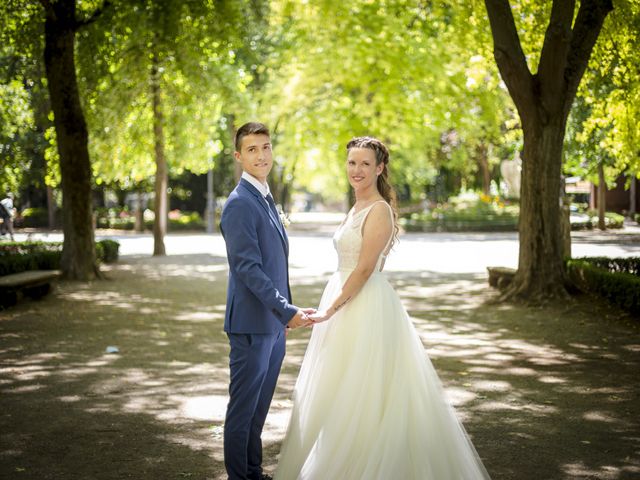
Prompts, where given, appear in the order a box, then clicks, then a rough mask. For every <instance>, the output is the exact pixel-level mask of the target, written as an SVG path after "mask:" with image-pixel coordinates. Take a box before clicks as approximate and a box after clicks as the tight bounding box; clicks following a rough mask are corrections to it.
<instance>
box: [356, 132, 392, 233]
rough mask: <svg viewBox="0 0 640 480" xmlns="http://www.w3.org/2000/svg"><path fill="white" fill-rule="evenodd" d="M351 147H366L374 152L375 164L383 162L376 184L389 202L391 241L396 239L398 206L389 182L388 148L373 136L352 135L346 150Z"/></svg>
mask: <svg viewBox="0 0 640 480" xmlns="http://www.w3.org/2000/svg"><path fill="white" fill-rule="evenodd" d="M352 148H368V149H369V150H373V152H374V153H375V154H376V166H377V165H380V164H381V163H382V164H384V167H383V168H382V173H381V174H380V175H378V181H377V182H376V186H377V187H378V192H380V195H382V198H384V199H385V201H386V202H387V203H388V204H389V206H390V207H391V211H392V212H393V229H394V233H393V243H395V242H396V240H397V239H398V232H399V228H398V208H397V204H396V192H395V190H394V189H393V187H392V186H391V183H389V168H388V165H389V150H388V149H387V147H386V145H385V144H384V143H382V142H381V141H380V140H378V139H377V138H374V137H354V138H352V139H351V140H349V143H347V152H348V151H349V150H351V149H352Z"/></svg>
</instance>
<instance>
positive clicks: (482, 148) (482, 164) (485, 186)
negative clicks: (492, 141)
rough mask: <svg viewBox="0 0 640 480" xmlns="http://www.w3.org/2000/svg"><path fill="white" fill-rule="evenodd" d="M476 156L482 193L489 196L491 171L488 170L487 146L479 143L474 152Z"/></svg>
mask: <svg viewBox="0 0 640 480" xmlns="http://www.w3.org/2000/svg"><path fill="white" fill-rule="evenodd" d="M476 153H477V155H478V167H479V168H480V177H481V179H482V193H484V194H485V195H490V194H491V170H489V158H488V152H487V145H486V144H484V143H481V144H480V145H478V148H477V150H476Z"/></svg>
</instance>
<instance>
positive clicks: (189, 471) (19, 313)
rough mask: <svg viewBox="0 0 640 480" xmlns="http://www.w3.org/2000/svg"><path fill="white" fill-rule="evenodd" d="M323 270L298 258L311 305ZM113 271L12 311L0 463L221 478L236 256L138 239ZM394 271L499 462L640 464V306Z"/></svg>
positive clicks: (603, 473)
mask: <svg viewBox="0 0 640 480" xmlns="http://www.w3.org/2000/svg"><path fill="white" fill-rule="evenodd" d="M311 270H313V271H311ZM311 270H310V269H309V268H308V267H306V266H305V265H303V264H302V263H301V262H300V263H298V264H296V265H292V269H291V272H292V273H291V275H292V286H293V295H294V299H295V300H296V302H298V303H299V304H302V305H311V306H313V305H316V304H317V302H318V300H319V298H320V295H321V293H322V289H323V288H324V284H325V282H326V280H327V277H328V274H327V273H326V272H325V271H324V269H317V268H316V269H311ZM107 275H108V276H109V278H110V279H111V280H110V281H104V282H92V283H89V284H76V283H64V282H63V283H62V284H61V285H60V288H59V290H58V292H56V293H55V294H54V295H52V296H49V297H47V298H45V299H43V300H42V301H39V302H24V303H22V304H20V305H18V306H17V307H15V308H14V309H11V310H8V311H6V312H2V313H0V360H1V362H2V368H1V369H0V411H1V412H2V414H1V415H0V432H2V433H0V459H1V461H0V465H1V466H0V473H2V474H3V475H5V476H7V478H21V479H22V478H24V479H47V478H65V479H75V478H78V479H81V478H82V479H86V478H96V479H121V478H136V479H157V478H199V479H203V478H208V479H219V478H220V479H221V478H225V475H224V471H223V470H224V469H223V465H222V423H223V420H224V413H225V408H226V402H227V383H228V366H227V364H228V343H227V338H226V335H225V334H224V332H223V331H222V325H223V319H224V308H225V305H224V304H225V293H226V278H227V270H226V260H225V259H224V258H223V257H219V256H214V255H205V254H198V255H176V256H167V257H158V258H150V257H146V256H144V257H142V256H140V257H136V256H130V257H126V258H124V259H123V261H122V262H121V263H120V264H117V265H114V266H111V267H108V268H107ZM387 275H388V278H389V280H390V282H391V283H392V284H393V285H394V286H395V287H396V288H397V290H398V292H399V294H400V295H401V298H402V300H403V303H404V304H405V306H406V307H407V309H408V311H409V313H410V315H411V316H412V319H413V321H414V323H415V325H416V328H417V331H418V333H419V335H420V337H421V339H422V340H423V342H424V344H425V347H426V352H427V353H428V354H429V356H430V358H431V360H432V361H433V363H434V365H435V367H436V369H437V371H438V373H439V375H440V377H441V379H442V381H443V383H444V386H445V388H446V391H447V394H448V395H449V397H450V398H451V400H452V402H453V403H454V404H455V405H456V408H457V412H458V414H459V416H460V418H461V419H462V420H463V421H464V424H465V427H466V428H467V430H468V432H469V434H470V435H471V436H472V438H473V441H474V444H475V446H476V448H477V449H478V452H479V453H480V455H481V456H482V458H483V460H484V461H485V464H486V466H487V468H488V470H489V472H490V473H491V474H492V478H494V479H514V480H515V479H518V480H521V479H547V478H548V479H573V478H576V479H577V478H599V479H600V478H601V479H627V478H629V479H630V478H634V477H637V476H638V475H640V453H639V452H640V433H639V432H640V429H639V428H638V427H639V425H638V420H637V418H640V406H639V405H638V404H637V401H635V399H636V398H637V392H638V391H639V387H640V385H638V383H639V382H640V380H639V379H638V376H637V371H638V367H639V364H640V340H639V339H638V326H637V323H633V322H631V321H627V320H626V319H625V318H621V317H624V316H623V314H622V313H620V312H619V311H616V310H613V309H611V308H609V307H606V306H604V305H602V304H600V303H597V302H596V301H594V300H591V299H589V298H583V299H580V300H579V301H576V302H573V303H571V304H566V305H551V306H548V307H546V308H544V309H531V308H524V307H520V306H514V305H497V306H496V305H488V304H487V303H486V302H487V300H488V299H490V298H491V297H492V296H493V295H494V292H492V291H491V290H490V289H488V288H487V286H486V278H485V276H484V275H483V274H441V273H436V272H428V271H422V272H418V271H416V272H410V273H407V272H391V273H388V274H387ZM309 335H310V330H298V331H295V332H292V333H291V334H290V335H289V337H288V339H287V349H288V352H287V357H286V359H285V363H284V366H283V370H282V374H281V377H280V381H279V384H278V388H277V391H276V395H275V398H274V401H273V404H272V408H271V412H270V414H269V417H268V420H267V425H266V427H265V431H264V436H263V440H264V445H265V467H266V469H267V470H268V471H270V470H272V469H273V468H274V467H275V464H276V461H277V453H278V450H279V448H280V442H281V441H282V438H283V436H284V433H285V429H286V423H287V419H288V415H289V412H290V408H291V400H290V397H291V392H292V390H293V387H294V384H295V379H296V376H297V373H298V370H299V367H300V363H301V362H302V358H303V356H304V352H305V348H306V344H307V340H308V337H309ZM108 346H114V347H117V348H118V351H119V353H116V354H107V353H105V350H106V348H107V347H108Z"/></svg>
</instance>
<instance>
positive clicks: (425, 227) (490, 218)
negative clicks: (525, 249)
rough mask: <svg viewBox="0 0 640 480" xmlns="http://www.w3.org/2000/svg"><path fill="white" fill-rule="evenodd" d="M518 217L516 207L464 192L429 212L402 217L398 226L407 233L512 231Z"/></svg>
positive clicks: (495, 199) (496, 199) (408, 214)
mask: <svg viewBox="0 0 640 480" xmlns="http://www.w3.org/2000/svg"><path fill="white" fill-rule="evenodd" d="M518 215H519V207H518V205H508V204H505V203H504V202H502V201H501V200H499V199H498V198H495V197H494V198H492V197H489V196H486V195H479V196H478V195H476V194H474V193H473V192H466V193H464V194H461V195H460V196H459V197H452V198H450V199H449V202H447V203H445V204H441V205H438V206H436V207H435V208H434V209H432V210H430V211H424V212H412V213H406V214H404V215H402V218H401V219H400V223H401V225H402V226H403V227H404V228H405V230H407V231H446V232H456V231H514V230H517V229H518Z"/></svg>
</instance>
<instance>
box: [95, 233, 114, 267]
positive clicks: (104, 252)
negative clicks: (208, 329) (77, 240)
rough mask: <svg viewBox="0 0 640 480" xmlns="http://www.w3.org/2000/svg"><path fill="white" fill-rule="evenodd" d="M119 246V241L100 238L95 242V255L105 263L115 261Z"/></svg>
mask: <svg viewBox="0 0 640 480" xmlns="http://www.w3.org/2000/svg"><path fill="white" fill-rule="evenodd" d="M119 248H120V243H119V242H116V241H115V240H109V239H105V240H100V241H99V242H96V256H97V257H98V260H101V261H103V262H105V263H113V262H117V261H118V249H119Z"/></svg>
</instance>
